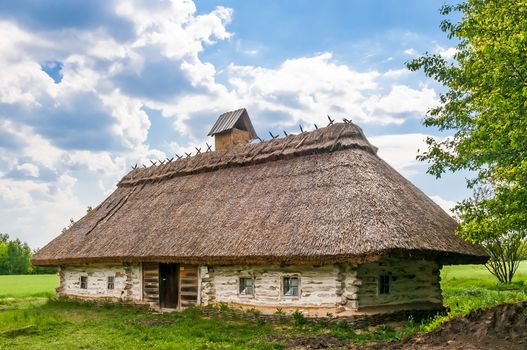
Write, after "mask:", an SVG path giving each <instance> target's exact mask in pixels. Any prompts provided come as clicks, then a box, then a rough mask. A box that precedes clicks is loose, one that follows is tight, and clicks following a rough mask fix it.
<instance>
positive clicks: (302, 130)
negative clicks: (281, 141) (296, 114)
mask: <svg viewBox="0 0 527 350" xmlns="http://www.w3.org/2000/svg"><path fill="white" fill-rule="evenodd" d="M298 126H299V127H300V133H301V134H303V133H304V129H302V125H298Z"/></svg>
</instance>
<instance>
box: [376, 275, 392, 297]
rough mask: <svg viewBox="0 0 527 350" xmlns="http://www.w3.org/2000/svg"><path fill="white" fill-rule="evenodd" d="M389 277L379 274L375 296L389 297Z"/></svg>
mask: <svg viewBox="0 0 527 350" xmlns="http://www.w3.org/2000/svg"><path fill="white" fill-rule="evenodd" d="M390 290H391V288H390V275H388V274H380V275H379V279H378V283H377V294H378V295H389V294H390Z"/></svg>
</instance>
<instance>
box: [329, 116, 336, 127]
mask: <svg viewBox="0 0 527 350" xmlns="http://www.w3.org/2000/svg"><path fill="white" fill-rule="evenodd" d="M328 119H329V124H328V126H330V125H333V123H334V122H335V119H331V117H330V116H329V114H328Z"/></svg>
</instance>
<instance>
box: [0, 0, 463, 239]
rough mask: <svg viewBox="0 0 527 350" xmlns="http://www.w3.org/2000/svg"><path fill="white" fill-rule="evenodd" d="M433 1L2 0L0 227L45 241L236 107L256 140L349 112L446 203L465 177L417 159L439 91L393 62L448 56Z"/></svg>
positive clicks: (190, 145)
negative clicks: (133, 170) (130, 174)
mask: <svg viewBox="0 0 527 350" xmlns="http://www.w3.org/2000/svg"><path fill="white" fill-rule="evenodd" d="M441 5H442V2H432V1H399V0H391V1H390V0H382V1H381V0H378V1H374V0H370V1H366V0H363V1H344V0H342V1H337V0H329V1H308V0H304V1H297V0H289V1H278V0H276V1H275V0H272V1H265V2H260V1H245V0H244V1H242V0H237V1H234V0H225V1H221V0H202V1H199V2H196V3H194V2H192V1H188V0H174V1H168V0H163V1H125V0H115V1H107V0H93V1H70V0H49V1H46V2H42V1H37V0H25V1H22V0H21V1H16V2H14V1H12V2H2V3H0V36H1V37H2V41H0V64H1V65H2V68H3V70H2V71H3V74H2V79H1V80H0V222H1V224H0V232H6V233H9V234H10V235H11V236H12V237H18V238H21V239H22V240H25V241H27V242H28V243H29V244H30V245H31V246H32V247H41V246H43V245H44V244H45V243H47V242H48V241H49V240H50V239H51V238H53V237H55V236H56V235H58V234H59V233H60V232H61V230H62V228H63V227H65V226H67V224H68V223H69V219H70V218H73V219H79V218H80V217H82V215H84V213H85V211H86V208H87V207H88V206H96V205H98V204H99V203H100V202H101V201H102V200H103V199H104V198H105V197H106V196H107V195H108V194H109V193H111V192H112V191H113V190H114V189H115V184H116V183H117V181H118V180H119V179H120V178H121V177H122V176H123V175H125V174H126V172H127V171H129V170H130V166H131V165H133V164H135V163H145V164H149V160H150V159H158V158H164V157H172V156H173V154H174V153H179V154H181V153H183V152H185V151H187V152H189V151H192V150H194V146H198V147H202V146H203V145H205V142H209V143H211V140H210V139H208V138H207V137H206V134H207V131H208V129H209V128H210V127H211V125H212V124H213V122H214V121H215V119H216V118H217V117H218V115H219V114H221V113H223V112H225V111H228V110H232V109H235V108H239V107H246V108H247V109H248V111H249V114H250V116H251V118H252V120H253V122H254V124H255V127H256V129H257V132H258V133H259V135H260V136H261V137H264V138H265V137H267V136H268V131H272V132H273V133H274V134H276V133H281V132H282V130H286V131H288V132H295V131H296V130H298V125H299V124H302V125H303V126H304V128H306V129H313V124H314V123H317V124H318V125H319V126H320V125H324V124H325V123H326V115H327V114H330V115H331V116H333V117H335V118H337V119H342V118H351V119H353V120H354V121H355V122H356V123H357V124H358V125H359V126H361V127H362V128H363V129H364V131H365V133H366V135H367V136H368V137H369V139H370V141H371V142H372V143H373V144H375V145H376V146H378V147H379V155H380V156H381V157H383V158H384V159H385V160H386V161H388V163H390V164H391V165H392V166H393V167H395V168H396V169H397V170H399V171H400V172H401V173H402V174H403V175H404V176H406V177H407V178H408V179H410V180H411V181H412V182H413V183H414V184H416V185H417V186H418V187H419V188H421V189H422V190H423V191H424V192H425V193H427V194H428V195H429V196H431V197H432V198H433V199H434V200H435V201H436V202H438V203H439V204H440V205H442V206H443V207H444V208H448V207H450V206H452V204H453V203H454V202H455V201H458V200H460V199H462V198H463V197H465V196H467V195H468V191H467V190H466V188H465V177H466V176H468V175H469V174H464V173H461V174H453V175H447V176H445V177H444V178H443V179H441V180H436V179H434V178H433V177H432V176H430V175H427V174H426V168H427V166H426V164H420V163H418V162H416V161H415V156H416V154H417V149H418V148H423V147H424V144H423V140H424V138H425V137H426V136H432V137H438V138H442V137H447V136H448V134H441V133H439V132H437V131H436V130H431V129H426V128H424V127H422V126H421V120H422V118H423V117H424V115H425V113H426V110H427V109H428V108H430V107H433V106H435V105H436V104H437V103H438V97H439V93H440V92H441V89H442V88H441V86H438V85H437V84H436V83H434V82H433V81H431V80H428V79H426V78H425V77H424V76H423V75H422V74H421V73H411V72H409V71H408V70H406V68H405V66H404V62H406V61H408V60H410V59H412V58H413V57H416V56H417V55H419V54H422V53H424V52H425V51H429V52H434V53H438V54H440V55H443V56H444V57H446V58H448V59H451V58H452V56H453V54H454V53H455V49H454V46H455V43H453V42H450V41H449V40H448V39H447V38H446V36H445V35H444V34H443V33H441V32H440V30H439V23H440V21H441V19H442V18H441V16H440V15H439V13H438V9H439V7H440V6H441Z"/></svg>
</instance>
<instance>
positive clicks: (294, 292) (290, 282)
mask: <svg viewBox="0 0 527 350" xmlns="http://www.w3.org/2000/svg"><path fill="white" fill-rule="evenodd" d="M299 282H300V278H298V277H284V282H283V283H284V289H283V291H284V295H285V296H288V297H296V296H298V295H299V294H298V285H299Z"/></svg>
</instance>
